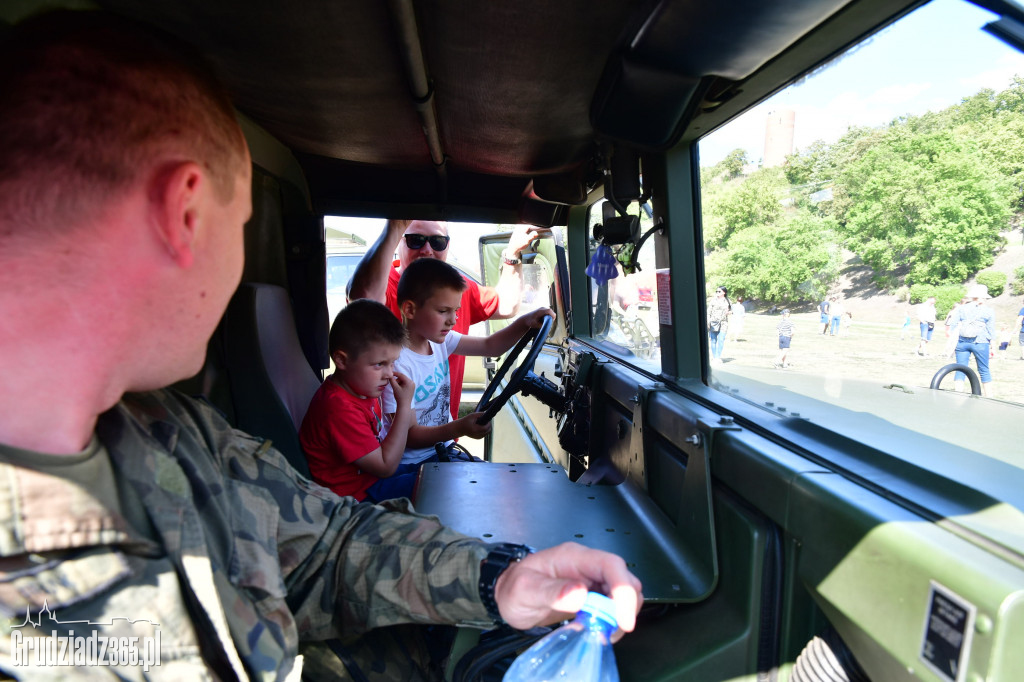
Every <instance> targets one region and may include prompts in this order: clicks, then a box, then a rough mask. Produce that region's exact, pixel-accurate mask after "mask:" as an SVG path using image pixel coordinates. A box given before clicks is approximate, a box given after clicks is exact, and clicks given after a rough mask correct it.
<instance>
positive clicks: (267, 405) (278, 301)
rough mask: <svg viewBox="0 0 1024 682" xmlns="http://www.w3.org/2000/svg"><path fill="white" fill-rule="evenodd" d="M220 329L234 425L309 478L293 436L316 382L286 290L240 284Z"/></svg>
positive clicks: (274, 286)
mask: <svg viewBox="0 0 1024 682" xmlns="http://www.w3.org/2000/svg"><path fill="white" fill-rule="evenodd" d="M222 329H223V343H224V364H225V367H226V368H227V374H228V379H229V382H230V384H231V395H232V403H233V405H234V411H235V420H236V425H237V426H238V428H239V429H241V430H243V431H247V432H248V433H251V434H253V435H255V436H261V437H263V438H268V439H270V440H271V441H273V444H274V447H276V448H277V449H278V450H279V451H280V452H281V453H282V454H283V455H284V456H285V457H286V458H287V459H288V461H289V462H290V463H291V464H292V466H293V467H295V469H296V470H298V471H299V473H301V474H302V475H304V476H306V477H308V476H309V466H308V464H307V463H306V456H305V455H304V454H303V452H302V448H301V446H300V445H299V435H298V432H299V427H300V426H301V425H302V419H303V417H305V416H306V410H307V408H308V407H309V403H310V400H312V398H313V394H314V393H316V390H317V388H319V387H320V380H319V378H318V377H317V375H316V373H315V372H314V371H313V368H312V367H310V365H309V362H308V361H307V360H306V357H305V355H303V352H302V347H301V345H300V344H299V337H298V335H297V334H296V332H295V318H294V315H293V314H292V306H291V302H290V301H289V299H288V292H287V291H285V290H284V289H283V288H282V287H279V286H276V285H273V284H259V283H250V282H244V283H242V284H241V285H240V286H239V287H238V291H236V292H235V295H234V297H233V298H232V299H231V303H230V304H229V305H228V309H227V311H226V312H225V313H224V320H223V328H222Z"/></svg>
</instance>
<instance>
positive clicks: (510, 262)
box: [501, 249, 523, 265]
mask: <svg viewBox="0 0 1024 682" xmlns="http://www.w3.org/2000/svg"><path fill="white" fill-rule="evenodd" d="M501 261H502V262H503V263H504V264H505V265H519V264H520V263H522V262H523V259H522V258H511V257H509V255H508V249H505V250H504V251H502V252H501Z"/></svg>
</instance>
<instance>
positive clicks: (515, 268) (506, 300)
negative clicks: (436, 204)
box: [348, 220, 542, 418]
mask: <svg viewBox="0 0 1024 682" xmlns="http://www.w3.org/2000/svg"><path fill="white" fill-rule="evenodd" d="M541 229H542V228H538V227H534V226H532V225H518V226H516V228H515V229H514V230H513V231H512V236H511V237H510V238H509V240H508V247H507V248H506V249H505V250H504V251H502V254H501V257H502V260H503V263H502V265H501V275H500V277H499V278H498V282H497V285H496V286H494V287H493V288H492V287H486V286H480V285H479V284H477V283H476V282H474V281H472V280H470V279H466V290H465V291H464V292H463V293H462V307H461V309H460V310H459V317H458V320H457V321H456V323H455V327H454V329H455V331H457V332H460V333H462V334H465V333H467V332H468V331H469V327H470V326H471V325H473V324H476V323H477V322H483V321H484V320H490V319H497V320H503V319H506V318H509V317H515V315H516V313H517V312H518V311H519V301H520V299H521V298H522V295H523V277H522V258H521V254H522V251H523V249H525V248H526V247H527V246H529V245H530V244H531V243H532V242H533V241H534V240H535V239H537V238H538V237H539V236H540V234H539V233H540V230H541ZM449 240H450V237H449V236H448V226H447V224H445V223H440V222H436V221H433V220H411V221H410V220H389V221H388V222H387V225H386V226H385V228H384V231H383V232H382V233H381V235H380V237H378V238H377V241H376V242H374V244H373V246H371V247H370V249H369V250H368V251H367V252H366V255H364V256H363V259H362V260H361V261H359V265H358V266H356V271H355V274H353V275H352V280H351V281H350V282H349V285H348V298H349V300H350V301H354V300H356V299H357V298H369V299H373V300H375V301H380V302H381V303H384V304H385V305H387V306H388V308H390V309H391V312H393V313H394V314H395V316H397V317H399V318H401V315H400V314H399V312H398V300H397V293H398V280H399V278H400V277H401V275H402V271H403V270H405V268H407V267H408V266H409V263H412V262H413V261H414V260H416V259H417V258H437V259H438V260H443V261H447V260H448V243H449ZM394 253H397V254H398V259H397V260H393V259H392V257H391V254H394ZM449 367H450V370H449V371H450V372H451V382H452V397H451V411H452V417H453V418H458V413H459V401H460V400H461V398H462V377H463V374H464V373H465V368H466V358H465V357H464V356H462V355H452V356H450V358H449Z"/></svg>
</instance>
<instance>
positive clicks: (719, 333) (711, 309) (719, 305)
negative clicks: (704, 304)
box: [708, 287, 732, 366]
mask: <svg viewBox="0 0 1024 682" xmlns="http://www.w3.org/2000/svg"><path fill="white" fill-rule="evenodd" d="M731 312H732V304H731V303H729V292H728V290H727V289H726V288H725V287H718V288H717V289H715V297H714V298H712V299H711V302H710V303H708V345H709V346H710V347H711V364H712V365H713V366H717V365H721V364H722V349H723V348H724V347H725V337H726V335H727V334H728V333H729V314H730V313H731Z"/></svg>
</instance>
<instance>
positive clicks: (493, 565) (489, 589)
mask: <svg viewBox="0 0 1024 682" xmlns="http://www.w3.org/2000/svg"><path fill="white" fill-rule="evenodd" d="M532 552H533V550H532V549H531V548H530V547H528V546H526V545H516V544H513V543H510V542H500V543H498V544H496V545H493V546H492V548H491V551H490V552H488V554H487V556H485V557H484V559H483V561H481V562H480V586H479V587H480V601H482V602H483V604H484V608H486V609H487V615H488V616H489V617H490V619H491V620H492V621H494V624H495V625H504V624H505V620H504V619H503V618H502V617H501V613H500V612H499V611H498V602H497V601H496V600H495V599H494V588H495V586H496V585H497V584H498V576H500V575H501V574H502V573H504V571H505V569H506V568H508V567H509V565H510V564H512V563H514V562H517V561H522V560H523V557H525V556H526V555H527V554H531V553H532Z"/></svg>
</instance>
